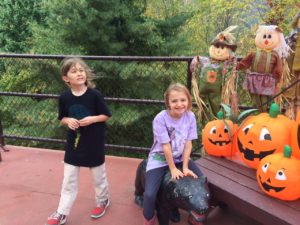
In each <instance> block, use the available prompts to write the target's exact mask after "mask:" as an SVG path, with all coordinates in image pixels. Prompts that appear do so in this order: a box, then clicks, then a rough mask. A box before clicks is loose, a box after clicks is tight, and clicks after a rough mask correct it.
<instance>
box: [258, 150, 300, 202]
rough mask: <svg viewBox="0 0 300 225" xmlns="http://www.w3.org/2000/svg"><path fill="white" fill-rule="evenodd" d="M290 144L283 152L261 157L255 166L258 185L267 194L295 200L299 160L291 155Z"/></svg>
mask: <svg viewBox="0 0 300 225" xmlns="http://www.w3.org/2000/svg"><path fill="white" fill-rule="evenodd" d="M291 154H292V150H291V148H290V146H288V145H286V146H285V147H284V152H283V153H276V154H272V155H269V156H266V157H265V158H263V159H262V160H261V162H260V164H259V166H258V168H257V171H256V178H257V182H258V185H259V186H260V187H261V189H262V190H263V191H264V192H265V193H266V194H268V195H270V196H272V197H274V198H278V199H281V200H289V201H292V200H296V199H298V198H299V197H300V173H299V171H300V160H298V159H296V158H295V157H294V156H292V155H291Z"/></svg>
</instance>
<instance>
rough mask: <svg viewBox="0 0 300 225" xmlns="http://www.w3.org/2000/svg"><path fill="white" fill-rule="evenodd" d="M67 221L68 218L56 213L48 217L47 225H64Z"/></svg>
mask: <svg viewBox="0 0 300 225" xmlns="http://www.w3.org/2000/svg"><path fill="white" fill-rule="evenodd" d="M66 221H67V216H66V215H63V214H59V213H58V212H54V213H53V214H52V215H51V216H49V217H48V220H47V223H46V225H62V224H65V223H66Z"/></svg>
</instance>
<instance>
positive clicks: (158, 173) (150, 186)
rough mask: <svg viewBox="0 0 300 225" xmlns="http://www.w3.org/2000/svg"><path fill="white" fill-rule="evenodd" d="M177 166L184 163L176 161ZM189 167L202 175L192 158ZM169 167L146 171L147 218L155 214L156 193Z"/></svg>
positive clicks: (145, 206) (145, 210) (145, 209)
mask: <svg viewBox="0 0 300 225" xmlns="http://www.w3.org/2000/svg"><path fill="white" fill-rule="evenodd" d="M176 166H182V163H176ZM188 167H189V169H190V170H192V171H193V172H194V173H195V174H196V175H197V176H198V177H201V176H202V175H203V174H202V172H201V170H200V169H199V168H198V167H197V166H196V164H195V163H194V162H193V161H192V160H190V161H189V165H188ZM168 169H169V166H164V167H160V168H155V169H152V170H149V171H147V173H146V182H145V192H144V217H145V218H146V219H147V220H151V219H152V218H153V216H154V211H155V200H156V195H157V192H158V190H159V187H160V184H161V182H162V179H163V176H164V174H165V171H166V170H168Z"/></svg>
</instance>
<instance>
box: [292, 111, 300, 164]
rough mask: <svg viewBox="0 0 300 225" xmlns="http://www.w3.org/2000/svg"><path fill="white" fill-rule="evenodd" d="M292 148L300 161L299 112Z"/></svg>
mask: <svg viewBox="0 0 300 225" xmlns="http://www.w3.org/2000/svg"><path fill="white" fill-rule="evenodd" d="M291 146H292V149H293V155H294V156H295V157H296V158H297V159H300V111H298V113H297V118H296V121H295V122H294V123H293V127H292V134H291Z"/></svg>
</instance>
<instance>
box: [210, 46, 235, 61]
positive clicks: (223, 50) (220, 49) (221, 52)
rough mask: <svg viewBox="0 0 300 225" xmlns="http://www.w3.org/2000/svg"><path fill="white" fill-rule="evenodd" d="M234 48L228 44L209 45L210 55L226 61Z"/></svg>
mask: <svg viewBox="0 0 300 225" xmlns="http://www.w3.org/2000/svg"><path fill="white" fill-rule="evenodd" d="M231 54H232V50H231V49H230V48H227V47H226V46H220V45H211V46H210V47H209V56H210V57H211V58H213V59H217V60H220V61H225V60H227V59H229V58H230V56H231Z"/></svg>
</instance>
